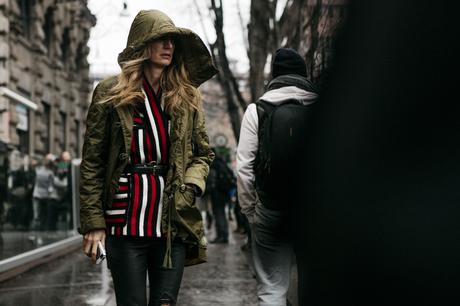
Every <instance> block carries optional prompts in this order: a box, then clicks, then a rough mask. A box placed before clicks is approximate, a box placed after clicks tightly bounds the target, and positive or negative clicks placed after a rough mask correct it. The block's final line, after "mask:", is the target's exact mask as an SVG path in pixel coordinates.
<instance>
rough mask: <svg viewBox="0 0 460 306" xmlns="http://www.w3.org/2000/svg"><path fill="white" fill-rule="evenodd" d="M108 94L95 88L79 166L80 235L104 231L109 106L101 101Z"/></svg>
mask: <svg viewBox="0 0 460 306" xmlns="http://www.w3.org/2000/svg"><path fill="white" fill-rule="evenodd" d="M104 94H105V92H103V90H102V89H101V88H100V85H98V86H97V87H96V89H95V90H94V93H93V98H92V101H91V105H90V107H89V110H88V115H87V118H86V132H85V137H84V143H83V152H82V162H81V166H80V226H81V227H80V228H79V232H80V233H81V234H86V233H87V232H89V231H91V230H95V229H105V227H106V226H105V220H104V212H103V207H102V201H103V197H104V180H105V173H106V156H107V150H108V149H107V147H108V138H109V137H108V135H107V132H108V130H109V128H108V125H109V120H108V119H109V118H108V115H109V114H108V112H107V109H108V107H107V105H105V104H104V105H103V104H100V103H97V102H99V101H100V100H101V99H102V97H103V96H104Z"/></svg>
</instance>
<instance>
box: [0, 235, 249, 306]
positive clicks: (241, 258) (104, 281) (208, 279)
mask: <svg viewBox="0 0 460 306" xmlns="http://www.w3.org/2000/svg"><path fill="white" fill-rule="evenodd" d="M210 237H212V235H208V239H209V238H210ZM243 243H244V237H243V236H241V235H240V234H234V235H233V236H231V237H230V243H229V244H209V246H208V262H207V263H205V264H201V265H197V266H192V267H188V268H186V269H185V273H184V277H183V281H182V286H181V290H180V293H179V298H178V305H184V306H198V305H199V306H207V305H256V304H257V297H256V280H255V278H254V277H253V274H252V273H251V270H250V266H249V262H248V254H246V253H243V251H241V249H240V245H242V244H243ZM13 305H14V306H23V305H24V306H58V305H91V306H102V305H107V306H114V305H116V302H115V295H114V291H113V288H112V282H111V277H110V271H109V270H108V269H107V266H106V263H105V262H104V263H103V264H102V265H101V266H95V265H92V264H91V263H90V261H89V260H88V258H87V257H86V256H85V255H84V254H83V253H82V252H81V251H76V252H72V253H70V254H68V255H66V256H63V257H61V258H58V259H56V260H54V261H52V262H49V263H47V264H44V265H42V266H39V267H37V268H34V269H32V270H30V271H28V272H26V273H23V274H21V275H18V276H16V277H15V278H13V279H10V280H8V281H5V282H3V283H0V306H13Z"/></svg>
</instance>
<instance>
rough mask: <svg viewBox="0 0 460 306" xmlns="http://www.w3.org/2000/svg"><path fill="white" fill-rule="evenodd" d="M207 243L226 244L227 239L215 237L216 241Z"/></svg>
mask: <svg viewBox="0 0 460 306" xmlns="http://www.w3.org/2000/svg"><path fill="white" fill-rule="evenodd" d="M209 243H228V239H225V238H222V237H217V238H216V239H214V240H211V241H209Z"/></svg>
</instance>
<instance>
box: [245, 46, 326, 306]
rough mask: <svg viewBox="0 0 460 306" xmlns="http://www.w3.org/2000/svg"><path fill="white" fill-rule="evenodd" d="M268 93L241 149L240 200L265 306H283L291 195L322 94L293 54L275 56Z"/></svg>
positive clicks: (249, 113)
mask: <svg viewBox="0 0 460 306" xmlns="http://www.w3.org/2000/svg"><path fill="white" fill-rule="evenodd" d="M272 77H273V79H272V80H271V81H270V83H269V84H268V91H267V92H266V93H265V94H264V95H263V96H262V97H260V99H259V100H258V101H257V102H255V103H253V104H250V105H249V106H248V108H247V110H246V112H245V114H244V117H243V121H242V124H241V132H240V140H239V143H238V150H237V182H238V198H239V204H240V206H241V211H242V212H243V213H244V214H245V215H246V216H247V218H248V221H249V222H250V224H251V228H252V258H253V261H254V269H255V273H256V277H257V282H258V286H257V295H258V299H259V305H260V306H284V305H286V295H287V291H288V287H289V277H290V270H291V265H292V261H291V259H292V258H293V254H294V253H293V243H292V239H291V233H289V232H288V230H287V229H288V227H289V226H290V224H289V222H290V217H289V216H290V213H292V209H293V207H294V206H293V203H292V199H291V198H290V195H291V194H292V193H293V191H294V190H293V189H295V188H296V178H297V176H296V174H295V172H296V169H298V168H299V163H300V161H301V157H302V152H303V150H304V148H303V147H302V145H303V142H304V140H303V138H302V135H303V134H304V132H305V131H304V128H305V126H304V122H306V121H307V115H308V112H309V108H310V106H309V105H310V104H312V103H313V102H314V101H315V100H316V98H317V94H316V93H315V92H316V89H315V86H314V85H313V84H312V83H310V82H309V81H308V80H307V79H306V65H305V62H304V60H303V59H302V57H301V56H300V55H299V54H298V53H297V52H296V51H295V50H293V49H288V48H281V49H278V50H277V51H276V54H275V56H274V60H273V62H272Z"/></svg>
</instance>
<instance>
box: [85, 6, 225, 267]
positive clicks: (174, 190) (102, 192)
mask: <svg viewBox="0 0 460 306" xmlns="http://www.w3.org/2000/svg"><path fill="white" fill-rule="evenodd" d="M164 35H172V36H174V39H175V42H176V44H180V46H179V47H180V48H177V49H176V51H178V50H181V51H182V52H184V50H187V52H186V53H185V52H184V53H183V54H182V57H183V60H184V63H185V67H186V69H187V71H188V73H189V77H190V79H191V81H192V83H193V84H194V85H195V86H197V87H198V86H199V85H200V84H201V83H203V82H205V81H206V80H208V79H210V78H211V77H212V76H213V75H214V74H216V73H217V70H216V68H215V66H214V65H213V63H212V59H211V56H210V54H209V52H208V50H207V49H206V47H205V45H204V44H203V42H202V41H201V39H200V38H199V37H198V36H197V35H196V34H195V33H193V32H192V31H190V30H187V29H183V28H178V27H176V26H175V25H174V23H173V22H172V21H171V19H170V18H169V17H168V16H166V15H165V14H164V13H162V12H160V11H157V10H149V11H141V12H139V13H138V14H137V16H136V17H135V19H134V21H133V23H132V26H131V29H130V32H129V36H128V43H127V47H126V48H125V49H124V50H123V52H121V53H120V54H119V56H118V62H119V63H120V64H121V63H122V62H124V61H127V60H130V59H134V58H137V57H138V55H139V52H141V51H142V49H143V48H145V47H146V46H147V45H148V44H149V43H150V42H151V41H153V40H155V39H157V38H159V37H161V36H164ZM176 51H175V52H176ZM116 82H117V77H116V76H114V77H111V78H108V79H105V80H103V81H101V82H100V83H99V84H98V86H97V87H96V89H95V90H94V93H93V98H92V102H91V105H90V107H89V110H88V115H87V121H86V124H87V129H86V133H85V138H84V145H83V157H82V163H81V168H80V169H81V177H80V224H81V227H80V229H79V231H80V233H81V234H85V233H87V232H89V231H91V230H95V229H105V228H106V225H105V219H104V210H105V209H108V208H110V206H111V203H112V198H113V195H114V193H115V191H116V190H117V188H118V181H119V178H120V175H121V174H122V172H123V169H124V168H125V167H126V165H127V164H128V160H129V156H130V144H131V138H132V127H133V109H132V107H129V106H123V107H114V105H113V103H111V102H110V103H98V102H99V101H101V100H103V99H104V98H106V97H107V93H108V91H109V90H110V89H111V88H112V87H113V86H114V85H115V84H116ZM169 115H170V117H171V131H170V141H171V146H170V156H169V170H168V173H167V175H166V179H165V181H166V184H165V189H164V196H163V210H162V229H163V232H165V233H167V238H168V239H167V243H168V246H167V250H168V251H167V254H166V256H165V263H164V265H165V266H168V267H171V259H170V253H169V252H170V250H171V240H172V239H175V238H177V237H178V238H181V239H182V240H183V241H184V242H185V243H186V244H187V246H188V247H187V255H186V265H194V264H199V263H202V262H205V261H206V252H205V251H206V239H205V238H204V229H203V223H202V218H201V214H200V212H199V210H198V209H197V207H196V206H195V197H194V194H193V192H191V191H190V189H189V188H187V187H186V185H187V184H194V185H196V186H198V187H199V188H200V190H201V192H204V191H205V182H206V177H207V175H208V171H209V165H210V164H211V162H212V160H213V158H214V154H213V152H212V150H211V149H210V147H209V139H208V135H207V132H206V128H205V122H204V111H203V108H202V106H201V105H200V106H199V109H198V110H194V109H189V108H183V110H181V111H176V112H174V113H172V114H169Z"/></svg>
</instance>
